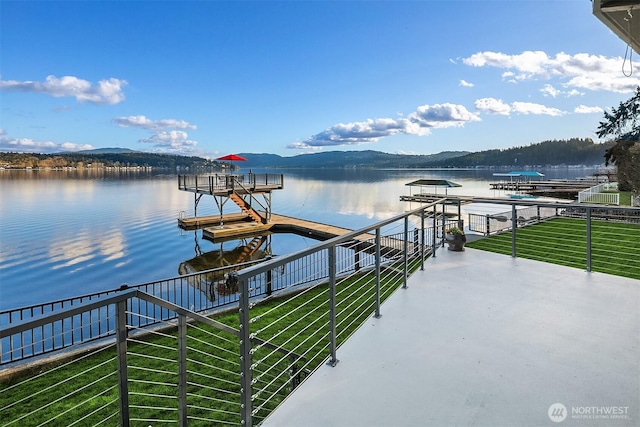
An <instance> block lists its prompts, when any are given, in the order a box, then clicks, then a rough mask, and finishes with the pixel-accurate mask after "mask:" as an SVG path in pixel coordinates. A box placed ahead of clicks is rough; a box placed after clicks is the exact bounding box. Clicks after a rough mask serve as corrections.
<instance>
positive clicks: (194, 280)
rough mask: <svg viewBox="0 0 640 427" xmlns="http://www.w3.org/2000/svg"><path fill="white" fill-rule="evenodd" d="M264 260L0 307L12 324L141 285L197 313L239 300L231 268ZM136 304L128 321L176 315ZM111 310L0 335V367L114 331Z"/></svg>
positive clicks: (1, 317)
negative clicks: (9, 336)
mask: <svg viewBox="0 0 640 427" xmlns="http://www.w3.org/2000/svg"><path fill="white" fill-rule="evenodd" d="M264 261H265V260H264V259H262V260H254V261H248V262H245V263H241V264H235V265H232V266H227V267H220V268H215V269H211V270H206V271H202V272H198V273H192V274H186V275H182V276H178V277H172V278H168V279H162V280H158V281H154V282H148V283H143V284H139V285H131V286H129V285H122V286H121V287H120V288H116V289H110V290H107V291H103V292H96V293H92V294H87V295H81V296H78V297H73V298H66V299H61V300H57V301H51V302H46V303H42V304H35V305H31V306H27V307H21V308H16V309H11V310H6V311H2V312H0V324H1V325H3V326H5V325H8V326H11V325H14V324H16V323H20V322H25V321H28V320H31V319H35V318H40V317H43V316H46V315H48V314H51V313H55V312H58V311H60V310H64V309H67V308H72V307H74V306H77V305H81V304H84V303H87V302H95V301H98V300H100V299H102V298H105V297H108V296H112V295H115V294H117V293H118V292H121V291H122V290H125V289H138V290H140V291H143V292H145V293H148V294H151V295H154V296H157V297H159V298H162V299H164V300H166V301H169V302H171V303H173V304H176V305H178V306H180V307H183V308H187V309H189V310H191V311H195V312H198V313H201V312H206V311H209V310H216V309H223V308H225V307H231V306H233V305H234V304H237V302H238V296H237V293H236V290H237V289H234V286H237V284H234V283H232V281H231V280H232V279H231V280H230V273H232V272H233V271H236V270H238V269H241V268H245V267H248V266H251V265H254V264H256V263H260V262H264ZM276 290H277V289H276ZM273 291H274V288H273V287H266V286H265V288H263V289H262V293H264V294H267V295H268V294H269V293H271V292H273ZM132 304H133V305H132V307H131V313H132V314H131V315H130V316H131V319H130V320H131V322H132V323H135V322H141V323H140V326H144V325H149V324H151V323H150V322H151V320H148V319H146V318H144V317H141V316H149V315H150V314H151V313H153V319H154V321H155V319H158V320H172V319H174V318H175V313H173V312H172V311H170V310H167V309H165V308H161V307H153V306H152V305H150V304H146V303H144V302H142V301H137V300H136V301H134V302H133V303H132ZM109 310H110V309H109V307H108V306H100V305H99V306H97V307H96V308H95V309H93V310H91V311H87V312H84V313H83V314H81V315H77V316H74V317H73V318H70V319H66V320H65V321H64V322H57V323H50V324H43V325H41V326H40V327H38V328H36V329H33V330H29V331H27V332H25V334H23V335H21V336H20V337H19V338H14V340H8V339H7V338H2V339H1V340H0V344H1V346H2V355H1V356H0V366H2V365H3V364H6V363H10V362H15V361H20V360H22V359H26V358H30V357H34V356H39V355H42V354H46V353H51V352H54V351H58V350H62V349H65V348H68V347H72V346H75V345H78V344H83V343H88V342H91V341H95V340H99V339H102V338H106V337H109V336H113V335H114V334H115V325H114V315H113V312H111V311H109ZM154 310H158V312H157V313H154V312H153V311H154Z"/></svg>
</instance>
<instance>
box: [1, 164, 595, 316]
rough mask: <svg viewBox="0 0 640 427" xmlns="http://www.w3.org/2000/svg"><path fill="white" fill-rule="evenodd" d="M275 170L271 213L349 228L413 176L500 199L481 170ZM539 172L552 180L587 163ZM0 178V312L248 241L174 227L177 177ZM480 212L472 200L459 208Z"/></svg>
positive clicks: (156, 272)
mask: <svg viewBox="0 0 640 427" xmlns="http://www.w3.org/2000/svg"><path fill="white" fill-rule="evenodd" d="M239 172H240V173H242V172H243V171H242V170H241V171H239ZM254 172H256V173H262V172H264V171H254ZM281 172H282V173H283V174H284V185H285V188H284V189H283V190H279V191H275V192H274V193H273V197H272V209H273V212H274V213H279V214H283V215H289V216H295V217H300V218H304V219H309V220H314V221H319V222H324V223H330V224H335V225H338V226H342V227H347V228H351V229H357V228H361V227H364V226H366V225H369V224H373V223H375V222H377V221H379V220H382V219H386V218H389V217H391V216H393V215H396V214H398V213H401V212H403V211H405V210H408V209H410V208H415V207H418V206H417V204H414V205H413V206H411V204H409V203H407V202H400V200H399V198H400V196H401V195H408V194H409V192H410V191H409V187H407V186H406V185H405V184H406V183H408V182H411V181H413V180H416V179H420V178H428V179H448V180H451V181H454V182H457V183H459V184H462V187H460V188H453V189H449V190H448V193H449V194H460V195H478V196H504V194H501V193H498V192H494V191H492V190H490V189H489V183H490V182H492V181H494V180H495V179H494V178H493V177H492V173H493V172H494V171H488V170H447V171H434V170H406V169H402V170H359V169H357V170H342V169H341V170H318V171H309V170H304V171H301V170H295V171H268V173H281ZM543 172H544V173H545V174H546V178H550V179H554V178H576V177H584V176H589V175H590V174H592V173H593V172H594V170H593V169H566V168H563V169H552V170H543ZM0 185H1V190H2V191H1V193H0V201H1V202H0V310H7V309H10V308H16V307H21V306H25V305H31V304H38V303H42V302H47V301H54V300H58V299H62V298H67V297H71V296H76V295H82V294H89V293H92V292H98V291H104V290H108V289H115V288H118V287H120V285H122V284H124V283H127V284H130V285H134V284H140V283H145V282H150V281H154V280H159V279H164V278H168V277H174V276H177V275H178V274H179V273H180V272H181V271H184V269H183V268H181V266H184V265H185V262H186V261H188V260H191V259H192V258H194V257H196V256H197V255H201V254H203V253H210V254H214V255H215V253H216V252H217V253H220V252H221V251H230V250H233V249H234V248H237V247H239V246H242V245H244V244H246V243H247V240H240V241H232V242H225V243H224V244H221V243H215V244H214V243H212V242H210V241H207V240H205V239H203V238H202V232H201V231H184V230H181V229H180V228H178V226H177V218H178V216H179V215H180V213H181V212H183V211H184V212H186V215H187V216H192V215H193V199H194V195H193V194H192V193H188V192H184V191H179V190H178V185H177V177H176V176H175V175H163V174H158V173H157V172H156V173H154V172H144V171H124V172H123V171H120V172H114V171H91V170H86V171H8V170H0ZM439 192H440V193H442V192H443V190H442V189H440V190H439ZM414 193H415V190H414ZM229 205H231V204H227V205H225V213H226V212H227V206H229ZM484 209H486V207H482V206H477V205H470V206H469V207H466V208H465V212H466V213H468V212H474V213H486V211H484ZM229 211H231V210H229ZM217 212H218V211H217V208H216V205H215V203H214V201H213V199H212V198H211V197H209V198H207V196H203V198H202V200H201V202H200V204H199V206H198V214H199V215H205V214H215V213H217ZM249 240H250V239H249ZM315 243H316V242H315V241H314V240H312V239H308V238H303V237H299V236H292V235H284V234H276V235H273V236H271V237H270V239H269V241H268V244H269V247H265V248H264V249H265V250H267V251H268V252H270V253H272V254H274V255H283V254H287V253H291V252H293V251H295V250H298V249H302V248H304V247H307V246H311V245H313V244H315ZM214 258H215V256H214Z"/></svg>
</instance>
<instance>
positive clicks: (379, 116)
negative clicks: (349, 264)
mask: <svg viewBox="0 0 640 427" xmlns="http://www.w3.org/2000/svg"><path fill="white" fill-rule="evenodd" d="M0 18H1V21H0V23H1V25H0V27H1V29H0V36H1V46H0V49H1V51H0V53H1V56H0V61H1V62H0V73H1V74H0V89H1V91H0V97H1V98H0V102H1V106H0V108H1V109H0V114H1V115H0V151H20V152H44V153H52V152H60V151H75V150H80V149H92V148H103V147H126V148H130V149H134V150H140V151H151V152H163V153H176V154H187V155H199V156H205V157H209V158H215V157H218V156H221V155H225V154H228V153H237V152H244V153H275V154H279V155H283V156H292V155H296V154H300V153H308V152H316V151H318V150H324V151H329V150H378V151H384V152H389V153H408V154H430V153H438V152H441V151H445V150H468V151H480V150H484V149H492V148H508V147H512V146H520V145H528V144H531V143H536V142H540V141H543V140H546V139H566V138H571V137H581V138H585V137H590V138H593V139H594V140H596V137H595V130H596V128H597V126H598V122H599V121H600V120H601V119H602V117H603V115H602V111H603V109H605V108H610V107H612V106H617V105H618V104H619V102H621V101H623V100H626V99H628V98H629V97H630V96H631V94H632V92H633V91H634V89H635V87H637V86H638V85H639V84H640V79H639V78H638V74H637V72H636V71H635V70H636V69H637V70H640V63H639V62H633V73H632V75H631V77H626V76H625V75H624V74H623V65H625V66H626V71H627V74H628V72H629V71H631V70H630V68H629V66H630V62H629V60H628V58H627V61H626V63H625V62H624V57H625V53H626V52H625V50H626V46H625V44H624V42H622V41H621V40H620V39H619V38H618V37H617V36H615V35H614V34H613V33H611V32H610V31H609V29H607V28H606V27H605V26H604V24H602V23H601V22H600V21H598V20H597V19H596V18H595V17H594V16H593V14H592V13H591V2H590V1H589V0H564V1H563V0H556V1H539V0H530V1H527V0H511V1H498V0H495V1H456V0H447V1H444V0H443V1H406V2H405V1H393V2H384V1H338V2H329V1H288V2H275V1H262V2H249V1H231V2H221V1H181V2H171V1H135V2H134V1H105V2H97V1H69V2H59V1H45V2H33V1H2V4H1V5H0ZM633 59H634V60H635V57H633Z"/></svg>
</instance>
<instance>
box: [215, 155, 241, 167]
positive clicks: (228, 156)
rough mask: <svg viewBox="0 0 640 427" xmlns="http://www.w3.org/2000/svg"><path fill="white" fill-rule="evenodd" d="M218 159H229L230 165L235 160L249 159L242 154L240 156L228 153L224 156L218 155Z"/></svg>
mask: <svg viewBox="0 0 640 427" xmlns="http://www.w3.org/2000/svg"><path fill="white" fill-rule="evenodd" d="M216 160H222V161H227V162H229V165H231V164H233V163H232V162H233V161H234V160H235V161H239V162H246V161H247V159H245V158H244V157H242V156H238V155H237V154H227V155H226V156H222V157H218V158H217V159H216Z"/></svg>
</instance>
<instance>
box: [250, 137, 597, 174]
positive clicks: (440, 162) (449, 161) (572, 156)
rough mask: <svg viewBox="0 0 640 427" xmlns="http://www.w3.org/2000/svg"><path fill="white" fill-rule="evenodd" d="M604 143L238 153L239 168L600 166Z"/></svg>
mask: <svg viewBox="0 0 640 427" xmlns="http://www.w3.org/2000/svg"><path fill="white" fill-rule="evenodd" d="M606 147H607V145H606V144H596V143H594V142H593V140H592V139H591V138H571V139H568V140H549V141H543V142H539V143H535V144H531V145H527V146H520V147H512V148H507V149H494V150H484V151H478V152H469V151H443V152H441V153H438V154H428V155H407V154H390V153H383V152H380V151H373V150H364V151H326V152H320V153H313V154H299V155H297V156H291V157H281V156H278V155H276V154H255V153H239V155H241V156H242V157H245V158H247V161H246V162H242V167H264V168H327V169H328V168H429V167H445V168H446V167H479V166H513V167H525V166H557V165H600V164H602V163H604V153H605V150H606Z"/></svg>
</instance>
